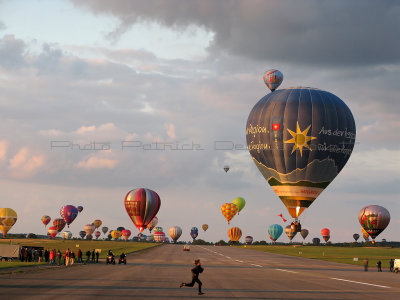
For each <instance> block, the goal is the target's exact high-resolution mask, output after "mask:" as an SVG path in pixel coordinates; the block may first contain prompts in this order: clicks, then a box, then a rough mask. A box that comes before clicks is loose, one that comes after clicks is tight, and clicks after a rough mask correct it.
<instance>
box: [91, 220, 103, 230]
mask: <svg viewBox="0 0 400 300" xmlns="http://www.w3.org/2000/svg"><path fill="white" fill-rule="evenodd" d="M101 224H103V222H102V221H101V220H94V221H93V225H94V227H96V229H97V228H99V227H100V226H101Z"/></svg>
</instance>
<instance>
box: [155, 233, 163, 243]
mask: <svg viewBox="0 0 400 300" xmlns="http://www.w3.org/2000/svg"><path fill="white" fill-rule="evenodd" d="M154 240H155V241H156V242H157V243H163V242H164V240H165V233H164V232H155V233H154Z"/></svg>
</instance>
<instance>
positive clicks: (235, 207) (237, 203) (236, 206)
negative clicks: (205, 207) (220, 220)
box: [221, 197, 246, 224]
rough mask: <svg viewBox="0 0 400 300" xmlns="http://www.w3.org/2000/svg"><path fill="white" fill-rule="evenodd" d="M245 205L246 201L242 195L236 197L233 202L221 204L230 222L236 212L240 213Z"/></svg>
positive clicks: (223, 212)
mask: <svg viewBox="0 0 400 300" xmlns="http://www.w3.org/2000/svg"><path fill="white" fill-rule="evenodd" d="M245 205H246V201H245V200H244V199H243V198H242V197H236V198H235V199H233V201H232V203H225V204H223V205H222V206H221V212H222V215H223V216H224V217H225V219H226V220H227V221H228V224H230V222H231V220H232V218H233V217H234V216H235V215H236V214H239V212H240V211H241V210H242V209H243V208H244V206H245Z"/></svg>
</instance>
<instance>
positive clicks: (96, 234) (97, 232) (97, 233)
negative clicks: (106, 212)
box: [94, 230, 101, 239]
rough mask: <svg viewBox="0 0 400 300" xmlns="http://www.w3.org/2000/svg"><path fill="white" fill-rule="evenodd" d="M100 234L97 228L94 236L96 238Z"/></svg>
mask: <svg viewBox="0 0 400 300" xmlns="http://www.w3.org/2000/svg"><path fill="white" fill-rule="evenodd" d="M100 235H101V232H100V231H98V230H97V231H96V232H95V233H94V236H95V237H96V239H98V238H99V237H100Z"/></svg>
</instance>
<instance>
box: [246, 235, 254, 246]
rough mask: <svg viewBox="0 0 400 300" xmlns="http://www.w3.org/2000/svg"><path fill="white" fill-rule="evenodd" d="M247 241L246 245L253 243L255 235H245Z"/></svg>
mask: <svg viewBox="0 0 400 300" xmlns="http://www.w3.org/2000/svg"><path fill="white" fill-rule="evenodd" d="M245 241H246V245H251V243H252V242H253V237H252V236H250V235H248V236H246V237H245Z"/></svg>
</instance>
